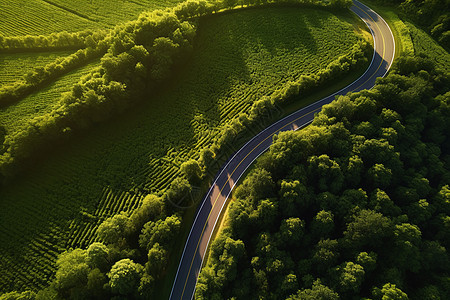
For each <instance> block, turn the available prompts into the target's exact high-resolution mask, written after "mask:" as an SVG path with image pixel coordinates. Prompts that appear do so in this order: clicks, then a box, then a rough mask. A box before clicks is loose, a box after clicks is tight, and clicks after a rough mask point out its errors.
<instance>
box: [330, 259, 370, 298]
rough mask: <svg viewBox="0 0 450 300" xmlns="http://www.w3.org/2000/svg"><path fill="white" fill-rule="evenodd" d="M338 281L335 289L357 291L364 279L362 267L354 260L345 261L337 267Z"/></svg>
mask: <svg viewBox="0 0 450 300" xmlns="http://www.w3.org/2000/svg"><path fill="white" fill-rule="evenodd" d="M336 271H337V272H338V274H339V275H338V281H337V284H336V286H337V289H339V290H341V291H342V292H350V293H352V294H353V293H354V294H358V293H359V289H360V286H361V284H362V282H363V280H364V275H365V272H364V268H363V267H362V266H361V265H358V264H355V263H354V262H346V263H343V264H342V265H340V266H339V267H337V269H336Z"/></svg>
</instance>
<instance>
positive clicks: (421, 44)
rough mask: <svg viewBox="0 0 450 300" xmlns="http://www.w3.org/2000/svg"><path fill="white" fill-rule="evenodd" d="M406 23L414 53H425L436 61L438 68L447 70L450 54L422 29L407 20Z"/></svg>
mask: <svg viewBox="0 0 450 300" xmlns="http://www.w3.org/2000/svg"><path fill="white" fill-rule="evenodd" d="M406 25H407V26H408V28H409V32H410V34H411V38H412V41H413V44H414V51H415V53H416V54H426V55H427V56H428V57H430V58H431V59H432V60H433V61H434V62H436V64H437V65H438V66H439V68H441V69H442V70H444V71H446V72H449V71H450V54H449V53H448V52H447V51H446V50H445V49H444V48H442V46H440V45H439V44H438V43H437V42H436V41H435V40H434V39H433V38H431V37H430V36H429V35H428V34H427V33H426V32H425V31H423V30H422V29H420V28H418V27H416V26H415V25H414V24H412V23H409V22H406Z"/></svg>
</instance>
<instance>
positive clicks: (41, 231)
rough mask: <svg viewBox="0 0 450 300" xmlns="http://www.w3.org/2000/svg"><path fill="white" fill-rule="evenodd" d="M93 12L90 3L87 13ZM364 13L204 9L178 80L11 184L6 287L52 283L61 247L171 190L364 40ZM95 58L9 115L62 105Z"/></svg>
mask: <svg viewBox="0 0 450 300" xmlns="http://www.w3.org/2000/svg"><path fill="white" fill-rule="evenodd" d="M54 2H55V3H56V2H58V3H60V4H61V5H62V4H64V5H69V4H70V3H71V2H69V1H54ZM72 2H74V1H72ZM94 2H95V1H94ZM149 2H150V1H149ZM166 2H167V3H168V2H170V1H166ZM173 2H175V1H173ZM130 3H131V1H130ZM133 3H137V2H136V1H133ZM139 3H141V2H139ZM142 3H144V1H142ZM161 3H162V2H161ZM167 3H166V4H167ZM160 5H162V4H160ZM81 6H82V5H81ZM83 9H84V8H83ZM88 12H89V7H88V6H87V5H86V11H83V12H81V13H83V14H84V13H86V14H87V13H88ZM105 15H106V13H105ZM99 19H100V17H99ZM355 22H358V21H357V20H356V17H354V16H352V15H351V14H350V13H339V14H333V13H330V12H329V11H327V10H319V9H305V8H303V9H301V8H270V9H267V8H266V9H252V10H242V11H237V12H232V13H226V14H220V15H215V16H210V17H206V18H202V19H201V20H200V23H199V24H198V29H197V37H196V41H195V44H194V52H193V54H192V57H191V58H190V59H189V61H188V62H187V63H186V64H185V65H184V66H183V68H182V69H180V70H177V72H176V74H175V75H174V76H173V77H171V80H170V82H166V83H165V84H164V85H163V86H162V87H161V88H160V89H159V90H158V91H155V92H149V93H148V95H147V96H146V97H145V98H146V99H144V101H143V102H142V103H141V104H139V106H138V107H135V108H133V109H131V110H129V111H127V112H126V113H125V114H123V115H121V116H119V117H115V118H113V119H112V120H109V121H107V122H106V123H104V124H102V125H97V126H96V127H95V128H93V129H91V130H89V132H87V131H85V132H81V134H75V135H73V136H72V137H71V139H70V140H67V141H64V142H63V143H60V144H58V145H56V146H55V147H54V148H53V149H48V150H47V151H48V153H47V154H46V155H41V156H39V158H37V159H36V160H38V161H36V162H35V165H33V166H30V167H29V168H27V169H26V170H24V171H23V172H22V173H21V175H20V176H17V177H16V178H14V179H12V180H11V183H10V184H9V185H8V186H7V187H4V188H2V190H1V191H0V199H1V201H0V241H2V242H1V244H0V251H1V252H2V255H1V256H0V268H1V269H2V270H4V271H3V272H2V273H1V275H0V291H8V290H21V289H24V288H25V287H27V288H31V289H36V288H41V287H44V286H45V285H46V284H47V283H48V280H49V279H50V278H51V277H52V276H53V272H54V269H55V265H54V262H55V259H56V257H57V255H58V254H59V253H60V252H62V251H63V250H65V249H68V248H70V247H85V246H87V245H89V244H90V243H91V242H92V241H94V240H95V238H96V236H95V234H96V229H97V227H98V225H99V224H100V223H101V222H102V221H103V220H104V219H105V218H107V217H109V216H111V215H114V214H116V213H118V212H120V211H132V210H133V209H135V208H136V207H137V206H138V205H139V203H140V201H141V200H142V198H143V197H144V196H145V195H146V194H148V193H150V192H156V193H158V192H162V191H164V189H166V188H167V186H168V185H169V184H170V182H171V180H172V179H174V178H175V177H177V176H179V175H180V168H179V167H180V165H181V164H182V163H183V162H185V161H187V160H188V159H190V158H194V159H197V158H198V155H199V151H200V150H201V149H203V148H205V147H207V146H209V145H211V143H212V142H214V141H215V140H217V139H218V138H219V137H220V132H221V130H222V128H223V127H224V126H225V125H226V124H227V123H229V122H230V121H231V120H232V118H234V117H235V116H236V115H237V114H238V113H240V112H248V111H249V110H250V107H251V105H252V104H253V102H254V101H255V100H258V99H260V98H261V97H262V96H264V95H269V94H271V93H272V92H273V91H274V90H275V89H278V88H281V87H283V85H284V84H286V83H288V82H289V81H295V80H298V79H299V77H300V76H301V75H305V74H311V73H314V72H316V71H318V70H320V69H322V68H324V67H326V66H327V65H328V64H329V63H330V62H332V61H334V60H335V59H336V58H337V57H339V56H342V55H345V54H346V53H348V52H350V50H351V48H352V46H353V45H354V44H355V43H356V42H357V41H358V40H359V39H360V37H359V36H358V35H357V34H356V33H355V27H354V23H355ZM88 23H89V22H88ZM359 24H360V23H359ZM2 28H3V27H2ZM53 30H56V29H53ZM95 65H96V63H95V62H94V63H92V64H91V65H87V66H85V67H83V68H80V69H77V70H75V71H73V72H72V73H69V74H67V75H65V76H63V77H61V78H60V79H59V80H57V81H55V82H54V83H53V84H52V85H50V86H48V87H47V88H45V89H43V90H42V91H40V92H38V93H35V94H33V95H30V96H28V97H26V98H25V99H23V100H21V101H20V102H19V103H17V104H14V105H11V106H9V107H7V108H2V109H0V119H1V120H2V121H0V122H4V123H2V124H1V125H3V126H5V127H6V128H7V130H9V131H14V130H18V129H20V126H21V123H23V122H25V121H26V119H27V118H33V117H36V116H39V115H41V114H43V113H45V111H46V110H47V109H51V107H52V106H53V105H57V96H58V94H60V93H61V92H63V91H66V88H68V87H69V86H70V85H73V83H75V82H76V81H77V79H78V78H79V77H80V76H82V75H83V74H86V73H87V72H88V71H89V70H91V69H92V68H93V67H94V66H95ZM19 118H21V119H20V121H16V120H19ZM5 120H6V121H5ZM195 192H196V190H195V189H194V193H195Z"/></svg>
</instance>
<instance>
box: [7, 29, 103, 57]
mask: <svg viewBox="0 0 450 300" xmlns="http://www.w3.org/2000/svg"><path fill="white" fill-rule="evenodd" d="M106 35H107V31H105V30H95V31H92V30H85V31H79V32H70V33H69V32H67V31H62V32H57V33H52V34H48V35H24V36H3V35H1V34H0V53H2V52H28V51H31V52H38V51H49V50H52V51H54V50H63V49H81V48H87V47H93V48H95V47H96V45H97V43H99V42H100V41H101V40H103V39H104V38H105V36H106Z"/></svg>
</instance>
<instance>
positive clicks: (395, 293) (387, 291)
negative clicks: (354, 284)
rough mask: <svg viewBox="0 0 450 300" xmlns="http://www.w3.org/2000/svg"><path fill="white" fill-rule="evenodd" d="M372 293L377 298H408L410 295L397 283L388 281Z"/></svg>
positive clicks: (397, 299)
mask: <svg viewBox="0 0 450 300" xmlns="http://www.w3.org/2000/svg"><path fill="white" fill-rule="evenodd" d="M372 295H373V296H374V298H375V299H381V300H408V299H409V298H408V295H406V293H404V292H403V291H402V290H401V289H399V288H397V287H396V286H395V284H391V283H386V284H385V285H383V287H382V288H381V289H380V288H375V289H374V290H373V291H372Z"/></svg>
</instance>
